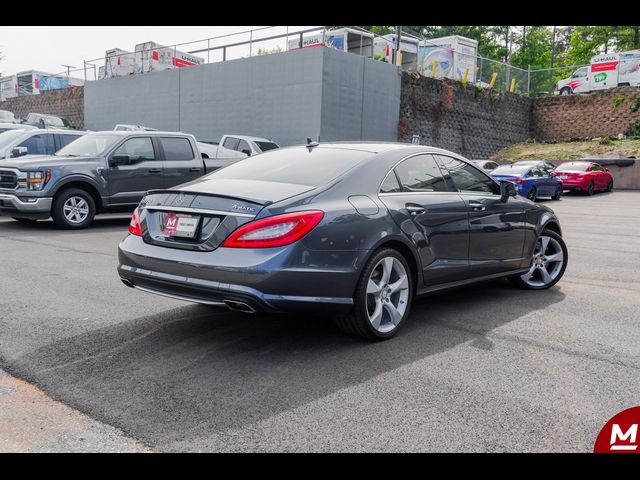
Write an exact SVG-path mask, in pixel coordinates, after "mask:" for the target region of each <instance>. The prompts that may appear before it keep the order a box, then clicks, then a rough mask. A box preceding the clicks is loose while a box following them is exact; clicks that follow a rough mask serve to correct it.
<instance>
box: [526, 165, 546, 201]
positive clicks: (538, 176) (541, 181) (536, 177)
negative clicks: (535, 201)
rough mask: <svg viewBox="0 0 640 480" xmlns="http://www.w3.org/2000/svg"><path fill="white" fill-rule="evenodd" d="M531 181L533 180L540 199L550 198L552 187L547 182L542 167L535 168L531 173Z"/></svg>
mask: <svg viewBox="0 0 640 480" xmlns="http://www.w3.org/2000/svg"><path fill="white" fill-rule="evenodd" d="M529 180H533V184H534V185H535V187H536V192H537V196H538V197H545V196H549V190H550V186H549V183H548V182H547V179H546V176H545V173H544V170H543V169H542V168H541V167H533V168H532V169H531V171H530V172H529Z"/></svg>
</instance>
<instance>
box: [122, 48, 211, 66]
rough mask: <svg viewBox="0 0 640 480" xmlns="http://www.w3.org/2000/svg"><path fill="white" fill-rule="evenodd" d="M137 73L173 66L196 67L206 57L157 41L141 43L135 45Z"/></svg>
mask: <svg viewBox="0 0 640 480" xmlns="http://www.w3.org/2000/svg"><path fill="white" fill-rule="evenodd" d="M134 53H135V66H136V73H147V72H155V71H160V70H168V69H171V68H183V67H195V66H196V65H200V64H202V63H204V58H202V57H197V56H195V55H192V54H191V53H186V52H181V51H180V50H176V49H175V48H173V47H165V46H163V45H160V44H159V43H156V42H145V43H139V44H138V45H136V47H135V52H134Z"/></svg>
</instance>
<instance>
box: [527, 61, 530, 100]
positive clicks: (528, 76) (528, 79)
mask: <svg viewBox="0 0 640 480" xmlns="http://www.w3.org/2000/svg"><path fill="white" fill-rule="evenodd" d="M530 96H531V65H528V66H527V97H530Z"/></svg>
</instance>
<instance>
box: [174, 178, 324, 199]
mask: <svg viewBox="0 0 640 480" xmlns="http://www.w3.org/2000/svg"><path fill="white" fill-rule="evenodd" d="M314 188H316V187H312V186H309V185H298V184H294V183H279V182H265V181H261V180H241V179H227V178H201V179H197V180H194V181H193V182H189V183H185V184H183V185H180V186H178V187H175V188H173V189H172V190H180V191H183V192H192V193H201V194H204V195H220V196H222V197H231V198H238V199H243V200H248V201H250V202H254V203H260V204H262V205H265V204H267V203H275V202H279V201H280V200H285V199H287V198H289V197H293V196H295V195H299V194H301V193H305V192H309V191H311V190H313V189H314Z"/></svg>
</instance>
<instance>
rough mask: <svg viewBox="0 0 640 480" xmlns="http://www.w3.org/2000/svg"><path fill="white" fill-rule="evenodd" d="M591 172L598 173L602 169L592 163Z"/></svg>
mask: <svg viewBox="0 0 640 480" xmlns="http://www.w3.org/2000/svg"><path fill="white" fill-rule="evenodd" d="M591 171H592V172H600V171H602V167H601V166H600V165H598V164H597V163H592V164H591Z"/></svg>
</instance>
